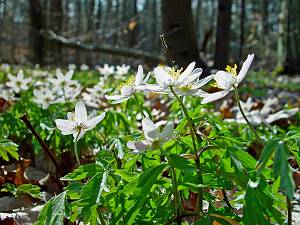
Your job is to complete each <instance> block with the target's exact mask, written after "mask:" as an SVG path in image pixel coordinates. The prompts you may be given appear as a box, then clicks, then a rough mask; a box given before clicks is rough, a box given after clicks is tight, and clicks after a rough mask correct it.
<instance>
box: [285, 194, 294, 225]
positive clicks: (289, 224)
mask: <svg viewBox="0 0 300 225" xmlns="http://www.w3.org/2000/svg"><path fill="white" fill-rule="evenodd" d="M286 203H287V209H288V215H287V216H288V223H287V224H288V225H292V224H293V217H292V209H293V207H292V203H291V200H290V199H289V198H288V196H286Z"/></svg>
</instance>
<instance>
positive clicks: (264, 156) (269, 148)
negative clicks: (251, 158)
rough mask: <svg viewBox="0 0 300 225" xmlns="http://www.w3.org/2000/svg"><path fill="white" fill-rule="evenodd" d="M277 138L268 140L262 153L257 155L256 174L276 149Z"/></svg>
mask: <svg viewBox="0 0 300 225" xmlns="http://www.w3.org/2000/svg"><path fill="white" fill-rule="evenodd" d="M279 141H280V140H279V139H274V140H271V141H269V142H268V143H267V144H266V145H265V147H264V149H263V150H262V153H261V155H260V157H259V160H258V164H257V168H258V170H257V174H260V173H261V172H262V170H263V169H264V167H265V165H266V163H267V162H268V160H269V159H270V157H271V156H272V155H273V153H274V151H275V150H276V148H277V146H278V143H279Z"/></svg>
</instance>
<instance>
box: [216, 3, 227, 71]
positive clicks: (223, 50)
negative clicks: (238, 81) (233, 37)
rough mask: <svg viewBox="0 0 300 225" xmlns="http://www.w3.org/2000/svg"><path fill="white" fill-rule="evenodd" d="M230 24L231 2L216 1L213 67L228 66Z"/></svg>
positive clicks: (222, 67)
mask: <svg viewBox="0 0 300 225" xmlns="http://www.w3.org/2000/svg"><path fill="white" fill-rule="evenodd" d="M230 24H231V0H219V1H218V22H217V34H216V49H215V56H214V67H215V68H217V69H224V68H225V66H226V65H227V64H228V58H229V40H230Z"/></svg>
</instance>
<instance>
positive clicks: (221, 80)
mask: <svg viewBox="0 0 300 225" xmlns="http://www.w3.org/2000/svg"><path fill="white" fill-rule="evenodd" d="M214 79H215V81H216V82H217V85H218V86H219V87H220V88H222V89H228V88H229V87H231V86H232V85H233V84H234V83H236V77H235V76H234V75H233V74H231V73H227V72H225V71H218V72H217V73H216V74H215V76H214Z"/></svg>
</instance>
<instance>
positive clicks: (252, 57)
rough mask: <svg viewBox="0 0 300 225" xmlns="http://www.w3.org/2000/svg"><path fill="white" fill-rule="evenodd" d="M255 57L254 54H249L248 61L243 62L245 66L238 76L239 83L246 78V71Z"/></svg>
mask: <svg viewBox="0 0 300 225" xmlns="http://www.w3.org/2000/svg"><path fill="white" fill-rule="evenodd" d="M253 59H254V54H251V55H248V57H247V59H246V61H245V62H244V63H243V66H242V68H241V70H240V72H239V74H238V76H237V82H238V83H240V82H241V81H242V80H243V79H244V78H245V76H246V73H247V72H248V70H249V68H250V65H251V63H252V61H253Z"/></svg>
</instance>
